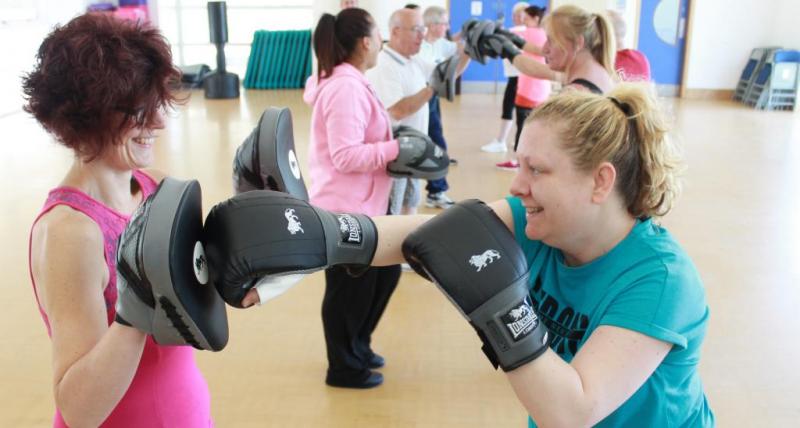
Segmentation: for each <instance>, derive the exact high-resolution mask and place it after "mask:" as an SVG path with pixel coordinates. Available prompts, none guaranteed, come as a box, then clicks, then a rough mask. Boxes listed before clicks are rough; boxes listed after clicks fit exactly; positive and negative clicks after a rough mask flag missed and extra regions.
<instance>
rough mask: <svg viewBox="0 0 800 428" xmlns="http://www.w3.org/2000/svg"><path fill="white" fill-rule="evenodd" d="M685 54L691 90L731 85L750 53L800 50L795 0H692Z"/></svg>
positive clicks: (799, 7)
mask: <svg viewBox="0 0 800 428" xmlns="http://www.w3.org/2000/svg"><path fill="white" fill-rule="evenodd" d="M694 3H695V4H694V9H693V10H692V12H693V13H694V16H692V18H691V20H692V30H691V40H690V41H689V43H690V46H689V56H688V57H687V65H688V74H687V77H686V87H687V88H689V89H733V88H735V87H736V83H737V82H738V81H739V76H740V75H741V73H742V68H743V67H744V65H745V64H746V63H747V58H748V57H749V55H750V51H751V50H752V49H753V48H755V47H759V46H770V45H777V46H783V47H786V48H794V49H800V30H798V25H797V17H798V16H800V2H798V1H797V0H738V1H736V2H730V1H728V0H694Z"/></svg>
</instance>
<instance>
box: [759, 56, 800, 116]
mask: <svg viewBox="0 0 800 428" xmlns="http://www.w3.org/2000/svg"><path fill="white" fill-rule="evenodd" d="M798 79H800V51H778V52H776V53H775V66H774V67H773V68H772V76H771V77H770V79H769V90H768V92H767V105H766V109H767V110H794V109H795V106H796V105H797V89H798Z"/></svg>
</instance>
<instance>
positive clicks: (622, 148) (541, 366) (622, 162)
mask: <svg viewBox="0 0 800 428" xmlns="http://www.w3.org/2000/svg"><path fill="white" fill-rule="evenodd" d="M668 130H669V128H668V123H667V121H666V120H665V119H664V117H663V116H662V112H661V109H660V108H659V106H658V104H657V101H656V98H655V96H654V94H653V93H652V88H651V87H650V86H647V85H646V84H643V83H636V84H634V83H621V84H619V85H618V86H617V87H616V88H615V89H614V90H612V91H611V92H609V94H608V95H598V94H593V93H591V92H587V91H565V92H564V93H562V94H560V95H557V96H555V97H552V98H550V99H549V100H548V101H546V102H545V103H543V104H541V105H540V106H539V107H538V108H537V109H536V110H534V111H533V113H532V114H531V116H530V117H529V118H528V120H527V122H526V124H525V127H524V129H523V131H522V137H521V138H520V145H519V152H518V155H519V161H520V168H519V171H518V172H517V175H516V177H515V178H514V180H513V181H512V184H511V194H512V196H509V197H508V198H506V199H505V200H501V201H496V202H494V203H491V204H488V207H489V208H491V209H488V208H487V207H486V206H484V205H482V204H480V203H476V202H475V201H464V202H460V203H458V204H456V205H455V206H454V207H452V208H449V209H447V210H446V211H444V212H443V213H442V214H439V215H437V216H436V217H434V218H431V217H430V216H402V217H378V218H375V219H374V220H375V224H376V227H377V229H378V236H379V237H380V238H379V242H378V248H377V251H376V253H375V257H374V259H373V262H372V263H373V265H379V266H380V265H386V264H393V263H398V262H400V261H401V260H402V254H401V250H400V248H401V247H402V248H403V250H402V251H403V253H404V254H405V257H406V258H407V259H408V260H409V262H410V263H412V266H414V267H415V269H416V270H417V271H418V272H423V274H424V275H426V276H427V277H428V278H433V279H434V280H435V282H436V283H437V285H438V286H439V288H440V289H441V290H442V291H443V292H445V293H446V294H447V296H448V298H449V299H450V301H451V302H452V303H453V304H455V305H456V306H457V307H458V308H459V309H460V310H461V313H462V315H464V316H466V317H468V318H469V319H470V321H471V326H472V327H473V328H475V329H476V330H477V331H478V333H479V337H481V339H482V340H483V343H484V352H485V353H486V355H487V356H488V357H489V359H490V361H492V362H493V364H495V367H497V366H498V365H500V366H501V367H502V368H503V370H504V371H505V374H506V376H507V377H508V380H509V382H510V383H511V386H512V387H513V389H514V391H515V392H516V394H517V397H518V399H519V400H520V402H521V403H522V405H523V406H525V409H526V410H527V411H528V413H529V415H530V419H529V424H528V425H529V426H530V427H535V426H546V427H551V426H565V427H588V426H598V427H711V426H714V415H713V413H712V411H711V408H710V406H709V404H708V401H707V399H706V395H705V393H704V391H703V384H702V381H701V380H700V375H699V372H698V365H699V362H700V355H701V352H700V350H701V346H702V343H703V339H704V338H705V334H706V325H707V323H708V317H709V309H708V304H707V303H706V297H705V290H704V287H703V283H702V280H701V279H700V275H699V274H698V272H697V269H696V268H695V266H694V264H693V263H692V261H691V259H690V258H689V256H688V255H687V254H686V252H685V251H684V250H683V248H681V246H680V245H679V244H678V243H677V241H676V240H675V238H674V237H673V236H672V235H671V234H670V233H669V232H668V231H667V230H666V229H665V228H664V227H662V226H661V225H660V224H659V223H658V222H657V220H656V219H657V218H658V217H661V216H664V215H666V214H667V213H668V212H669V211H670V209H671V208H672V205H673V203H674V201H675V198H676V196H677V195H678V193H679V191H678V190H679V187H678V181H677V175H678V173H679V172H680V165H681V163H680V160H679V158H678V156H677V152H676V150H675V149H674V147H673V146H672V144H671V142H670V140H669V138H668ZM506 228H507V229H508V230H504V229H506ZM509 230H510V231H511V232H512V233H513V237H512V236H509V235H510V234H509ZM507 240H510V241H511V242H510V245H509V242H508V241H507ZM514 240H516V244H517V245H514ZM401 243H402V245H401ZM509 247H511V248H512V250H509V249H508V248H509ZM474 254H477V255H474ZM476 267H477V271H476V269H475V268H476ZM482 270H483V271H487V272H486V273H485V274H484V273H483V272H482ZM520 272H522V273H523V274H522V276H520ZM520 281H524V282H522V283H521V282H520ZM520 288H522V290H520ZM526 288H527V293H526ZM476 308H477V309H476ZM476 314H477V315H476ZM486 314H489V315H486ZM487 316H488V317H489V318H486V317H487ZM481 317H483V318H481ZM503 328H506V330H503ZM502 332H507V333H508V334H505V333H502Z"/></svg>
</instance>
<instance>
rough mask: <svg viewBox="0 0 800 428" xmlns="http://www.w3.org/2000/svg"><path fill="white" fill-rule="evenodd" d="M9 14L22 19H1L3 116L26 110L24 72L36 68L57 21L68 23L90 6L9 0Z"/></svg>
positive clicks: (77, 1) (65, 0) (70, 0)
mask: <svg viewBox="0 0 800 428" xmlns="http://www.w3.org/2000/svg"><path fill="white" fill-rule="evenodd" d="M2 7H5V8H8V9H6V10H7V12H6V13H8V14H9V15H12V16H19V17H23V16H24V19H21V20H9V21H4V22H0V48H2V51H3V60H2V61H0V94H3V96H2V97H0V116H3V115H7V114H14V113H18V112H20V111H22V104H23V103H24V100H23V98H22V86H21V85H22V80H21V77H22V75H23V74H24V73H27V72H29V71H30V70H32V69H33V65H34V61H35V58H36V52H37V51H38V50H39V45H40V44H41V43H42V40H44V37H45V36H46V35H47V34H48V33H49V32H50V31H51V30H52V29H53V26H55V25H56V24H65V23H66V22H68V21H69V20H70V19H72V18H73V17H74V16H76V15H78V14H80V13H81V12H83V11H84V10H85V8H86V1H85V0H62V1H59V2H52V1H49V2H48V1H45V0H36V1H32V2H21V1H20V2H14V1H10V2H6V3H5V4H2ZM23 7H24V8H27V9H28V10H29V11H30V12H25V13H14V9H19V8H23Z"/></svg>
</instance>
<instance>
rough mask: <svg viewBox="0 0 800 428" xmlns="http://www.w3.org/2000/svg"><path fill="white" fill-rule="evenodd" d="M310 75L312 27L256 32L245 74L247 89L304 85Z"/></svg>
mask: <svg viewBox="0 0 800 428" xmlns="http://www.w3.org/2000/svg"><path fill="white" fill-rule="evenodd" d="M310 75H311V30H294V31H264V30H259V31H256V32H255V34H254V35H253V44H252V46H251V48H250V58H249V60H248V62H247V71H246V72H245V76H244V82H243V85H244V87H245V88H247V89H296V88H302V87H303V85H304V84H305V82H306V79H307V78H308V76H310Z"/></svg>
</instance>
